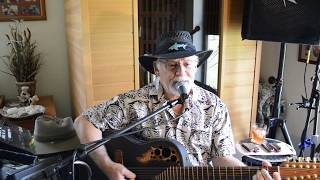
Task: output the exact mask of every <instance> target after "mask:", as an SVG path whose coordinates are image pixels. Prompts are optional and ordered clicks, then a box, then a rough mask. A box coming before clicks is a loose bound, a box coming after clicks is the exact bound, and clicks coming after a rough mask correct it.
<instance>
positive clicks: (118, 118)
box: [82, 96, 128, 131]
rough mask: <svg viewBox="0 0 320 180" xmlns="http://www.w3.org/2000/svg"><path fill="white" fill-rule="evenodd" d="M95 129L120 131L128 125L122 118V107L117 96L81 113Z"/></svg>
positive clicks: (123, 117) (125, 119)
mask: <svg viewBox="0 0 320 180" xmlns="http://www.w3.org/2000/svg"><path fill="white" fill-rule="evenodd" d="M82 115H83V116H84V117H86V118H87V119H88V120H89V121H90V122H91V123H92V124H93V125H94V126H95V127H96V128H98V129H100V130H102V131H104V130H106V129H121V128H123V127H125V125H126V124H127V123H128V121H127V118H125V116H124V111H123V105H122V103H121V101H120V100H119V96H115V97H114V98H112V99H111V100H109V101H104V102H102V103H100V104H97V105H95V106H93V107H91V108H89V109H88V110H86V111H85V112H83V113H82Z"/></svg>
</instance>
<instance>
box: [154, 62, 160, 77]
mask: <svg viewBox="0 0 320 180" xmlns="http://www.w3.org/2000/svg"><path fill="white" fill-rule="evenodd" d="M153 72H154V74H155V75H156V76H159V70H158V67H157V63H156V61H154V62H153Z"/></svg>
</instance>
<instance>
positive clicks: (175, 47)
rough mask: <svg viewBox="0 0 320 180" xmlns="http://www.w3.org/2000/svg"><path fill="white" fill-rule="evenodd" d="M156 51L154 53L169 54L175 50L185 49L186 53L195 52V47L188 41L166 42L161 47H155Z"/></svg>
mask: <svg viewBox="0 0 320 180" xmlns="http://www.w3.org/2000/svg"><path fill="white" fill-rule="evenodd" d="M157 49H158V51H156V52H155V55H161V54H169V53H175V52H181V51H186V52H188V53H196V48H195V47H194V46H193V45H192V44H190V43H179V42H175V43H173V44H172V43H170V44H166V45H164V46H162V47H159V48H157Z"/></svg>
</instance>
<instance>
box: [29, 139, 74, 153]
mask: <svg viewBox="0 0 320 180" xmlns="http://www.w3.org/2000/svg"><path fill="white" fill-rule="evenodd" d="M79 144H80V141H79V138H78V136H77V135H75V136H73V137H72V138H69V139H66V140H59V141H52V142H41V141H37V140H35V139H34V150H35V154H36V155H39V156H41V155H43V156H44V155H50V154H55V153H62V152H65V151H70V150H74V149H76V148H77V147H78V146H79Z"/></svg>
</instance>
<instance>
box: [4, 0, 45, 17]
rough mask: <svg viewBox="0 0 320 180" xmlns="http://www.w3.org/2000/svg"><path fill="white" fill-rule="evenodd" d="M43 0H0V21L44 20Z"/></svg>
mask: <svg viewBox="0 0 320 180" xmlns="http://www.w3.org/2000/svg"><path fill="white" fill-rule="evenodd" d="M45 7H46V6H45V0H0V21H12V20H21V19H22V20H24V21H36V20H46V19H47V16H46V8H45Z"/></svg>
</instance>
